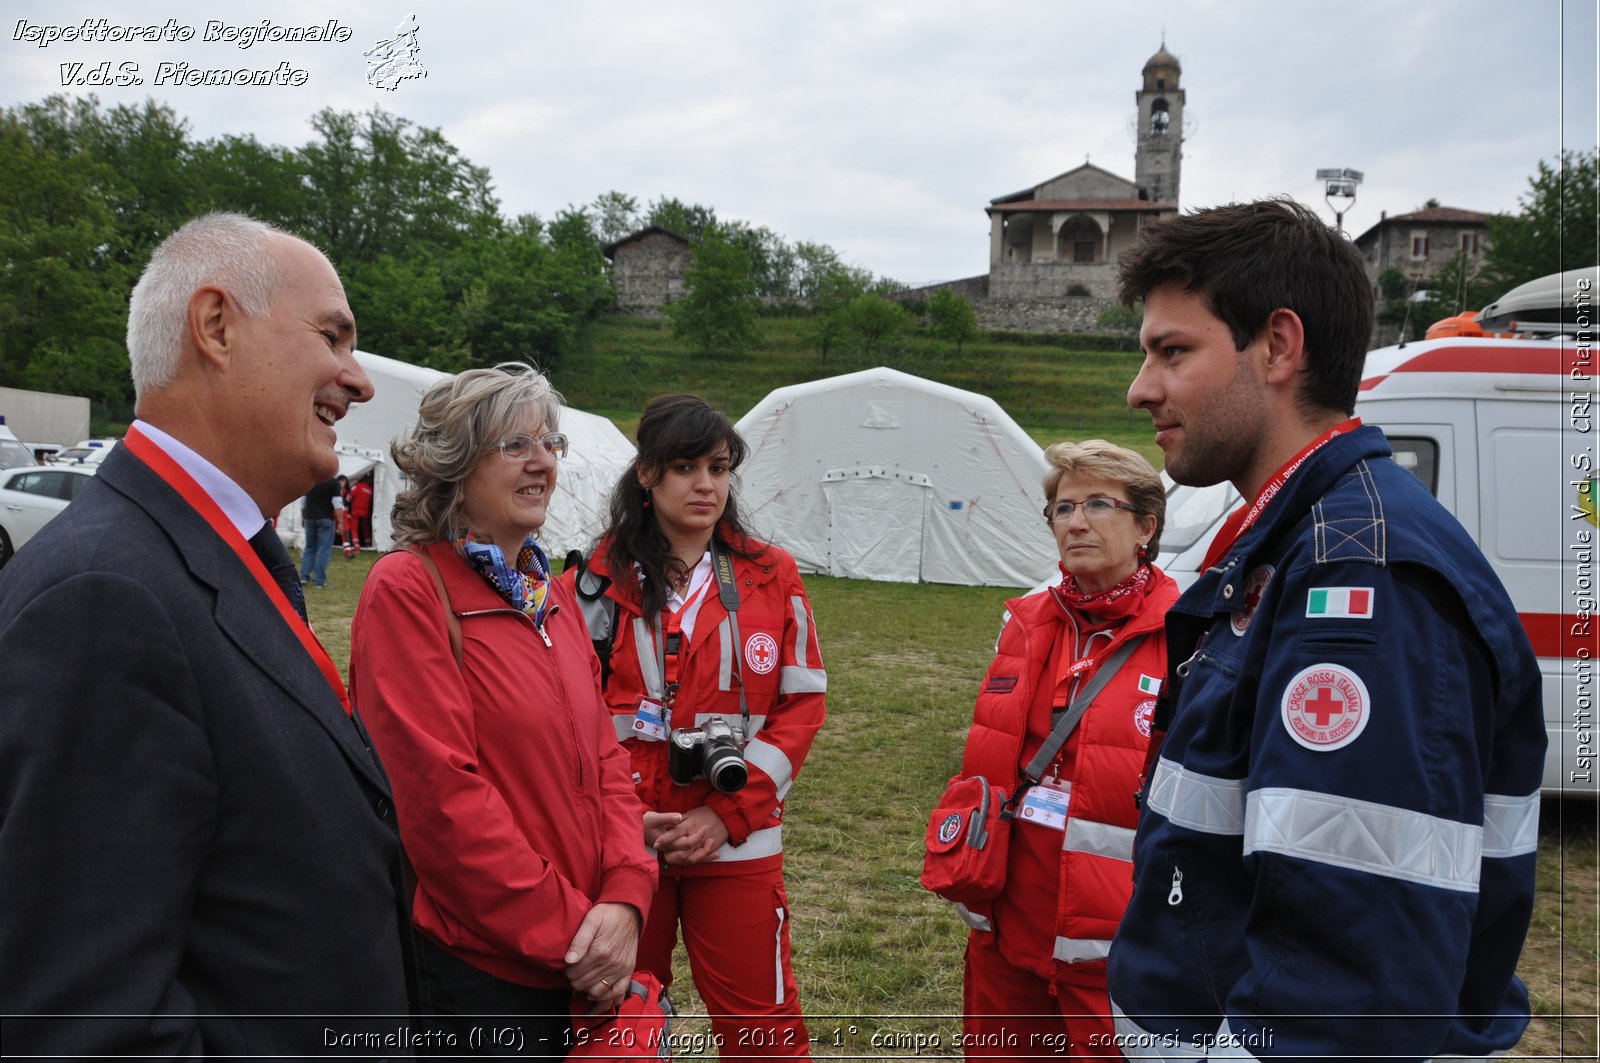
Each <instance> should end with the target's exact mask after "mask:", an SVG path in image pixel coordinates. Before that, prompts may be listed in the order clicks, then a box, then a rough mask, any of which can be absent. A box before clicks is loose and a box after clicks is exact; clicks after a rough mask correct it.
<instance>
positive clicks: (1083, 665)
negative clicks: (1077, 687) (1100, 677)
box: [1050, 620, 1115, 709]
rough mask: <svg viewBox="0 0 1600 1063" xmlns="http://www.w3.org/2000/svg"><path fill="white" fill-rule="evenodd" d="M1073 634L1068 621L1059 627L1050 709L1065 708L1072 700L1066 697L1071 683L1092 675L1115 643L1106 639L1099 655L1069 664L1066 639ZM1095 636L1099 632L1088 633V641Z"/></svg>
mask: <svg viewBox="0 0 1600 1063" xmlns="http://www.w3.org/2000/svg"><path fill="white" fill-rule="evenodd" d="M1074 634H1075V628H1074V625H1073V623H1072V622H1071V621H1070V620H1069V621H1068V622H1067V623H1065V624H1062V625H1061V664H1060V667H1059V668H1058V669H1057V671H1056V696H1055V700H1053V701H1051V703H1050V705H1051V707H1052V708H1057V709H1064V708H1066V707H1067V704H1068V703H1069V702H1070V701H1071V700H1072V699H1071V698H1070V697H1069V696H1068V695H1069V693H1070V692H1071V690H1072V684H1073V682H1074V681H1076V680H1078V679H1079V678H1084V679H1087V678H1088V677H1089V676H1090V675H1093V674H1094V673H1093V672H1092V671H1091V669H1094V668H1097V667H1099V665H1100V662H1101V661H1103V660H1105V657H1106V651H1109V650H1110V649H1111V643H1112V642H1113V641H1115V640H1114V639H1111V638H1108V639H1106V645H1105V651H1102V652H1100V653H1093V652H1091V653H1090V654H1089V655H1088V656H1086V657H1079V658H1078V659H1077V660H1076V661H1070V662H1069V661H1068V657H1069V656H1070V654H1069V653H1068V649H1067V639H1068V638H1070V637H1071V636H1072V635H1074ZM1097 634H1099V632H1095V631H1091V632H1089V636H1088V637H1089V640H1090V641H1092V640H1093V639H1094V636H1095V635H1097Z"/></svg>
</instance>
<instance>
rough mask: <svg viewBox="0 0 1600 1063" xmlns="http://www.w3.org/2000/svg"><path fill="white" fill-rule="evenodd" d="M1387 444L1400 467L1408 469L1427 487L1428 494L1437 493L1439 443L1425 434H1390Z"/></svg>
mask: <svg viewBox="0 0 1600 1063" xmlns="http://www.w3.org/2000/svg"><path fill="white" fill-rule="evenodd" d="M1389 446H1391V447H1392V448H1394V460H1395V463H1396V464H1397V465H1399V466H1400V467H1401V468H1402V469H1410V470H1411V471H1412V472H1413V473H1415V474H1416V476H1417V479H1419V480H1421V481H1422V485H1423V486H1424V487H1426V488H1427V489H1428V493H1429V494H1430V495H1435V496H1437V495H1438V493H1439V443H1438V441H1437V440H1434V439H1429V438H1428V437H1427V436H1390V437H1389Z"/></svg>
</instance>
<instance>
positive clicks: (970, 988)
mask: <svg viewBox="0 0 1600 1063" xmlns="http://www.w3.org/2000/svg"><path fill="white" fill-rule="evenodd" d="M1045 457H1046V459H1047V461H1048V462H1049V464H1050V471H1049V472H1048V473H1047V474H1046V476H1045V479H1044V492H1045V498H1046V499H1047V500H1048V501H1047V502H1046V504H1045V507H1044V518H1045V522H1046V523H1047V524H1048V525H1049V526H1050V530H1051V532H1052V533H1053V534H1054V535H1055V539H1056V547H1057V548H1058V550H1059V551H1060V554H1061V577H1062V578H1061V582H1060V583H1059V584H1057V585H1056V586H1053V587H1051V588H1049V589H1048V590H1045V591H1040V592H1037V593H1034V594H1030V595H1028V596H1026V597H1023V598H1018V599H1016V600H1014V601H1012V602H1010V603H1009V607H1010V610H1011V621H1010V623H1008V624H1007V625H1006V627H1005V629H1004V630H1003V631H1002V633H1001V635H1000V644H999V647H998V649H997V652H996V654H995V659H994V663H993V664H991V665H990V666H989V672H988V675H987V676H986V677H985V680H984V684H983V687H982V690H981V693H979V695H978V702H977V706H976V708H975V710H974V713H973V724H972V730H971V731H970V732H969V734H968V736H967V747H966V752H965V755H964V757H963V759H962V774H963V775H982V776H984V777H985V778H987V779H988V780H989V781H990V782H991V783H994V784H995V785H997V786H999V787H1000V788H1001V789H1003V790H1005V791H1006V792H1007V793H1008V794H1014V795H1015V797H1014V799H1013V800H1014V805H1013V812H1014V819H1013V821H1012V824H1011V832H1010V839H1011V841H1010V850H1009V855H1008V858H1007V866H1006V884H1005V888H1004V890H1003V891H1002V892H1001V894H1000V896H999V897H997V898H996V899H995V900H993V901H992V902H989V903H987V904H985V905H982V906H974V907H973V908H971V909H962V915H963V918H965V919H966V920H967V922H968V924H969V925H971V926H972V927H973V929H972V932H971V933H970V935H969V936H968V941H967V959H966V977H965V983H964V986H965V990H964V995H965V1008H964V1011H965V1013H966V1020H965V1028H966V1032H967V1033H968V1034H969V1035H971V1036H969V1037H968V1038H967V1041H968V1043H969V1045H973V1046H977V1047H969V1049H968V1053H967V1054H968V1055H969V1056H999V1057H1007V1056H1009V1057H1013V1058H1020V1057H1023V1056H1036V1055H1037V1054H1038V1053H1039V1052H1041V1051H1044V1050H1046V1049H1045V1048H1041V1046H1048V1048H1049V1050H1051V1051H1055V1050H1058V1049H1061V1048H1062V1047H1063V1046H1066V1047H1065V1050H1064V1051H1061V1052H1060V1054H1063V1055H1068V1056H1076V1057H1080V1058H1083V1057H1094V1056H1102V1057H1106V1058H1112V1059H1115V1058H1118V1053H1117V1051H1116V1049H1115V1048H1114V1047H1112V1045H1113V1042H1112V1037H1111V1034H1112V1025H1111V1018H1110V1015H1109V1014H1108V1013H1109V1010H1110V1002H1109V1000H1108V999H1107V996H1106V956H1107V954H1108V952H1109V950H1110V947H1111V936H1112V933H1113V932H1114V931H1115V930H1116V927H1117V922H1118V920H1120V919H1121V917H1122V911H1123V909H1124V908H1126V907H1127V904H1128V898H1129V895H1130V894H1131V892H1132V885H1133V865H1132V860H1133V833H1134V828H1135V827H1137V826H1138V822H1139V811H1138V808H1137V807H1136V806H1135V803H1134V793H1135V791H1136V790H1137V789H1138V788H1139V774H1140V770H1141V768H1142V767H1143V764H1144V757H1145V752H1146V750H1147V748H1148V745H1149V740H1150V724H1151V718H1152V714H1153V712H1154V709H1155V704H1156V703H1155V699H1156V696H1157V693H1158V692H1159V690H1160V687H1161V682H1162V680H1163V678H1164V677H1165V674H1166V640H1165V637H1164V634H1163V630H1162V623H1163V618H1164V617H1165V615H1166V612H1167V609H1168V607H1170V606H1171V605H1172V603H1173V602H1174V601H1176V600H1177V597H1178V588H1177V585H1176V584H1175V583H1174V582H1173V581H1172V580H1171V579H1170V578H1169V577H1168V576H1166V575H1165V574H1164V573H1162V572H1161V570H1160V569H1158V568H1156V567H1155V566H1154V565H1152V564H1151V563H1150V560H1151V558H1153V557H1154V556H1155V555H1156V551H1157V548H1158V547H1157V544H1158V541H1159V539H1160V535H1161V527H1162V522H1163V520H1164V518H1165V514H1166V494H1165V492H1164V491H1163V489H1162V484H1161V478H1160V477H1159V476H1158V475H1157V473H1156V471H1155V469H1154V468H1152V467H1151V465H1150V463H1149V462H1148V461H1146V460H1145V459H1144V458H1143V457H1141V456H1140V455H1139V454H1138V453H1136V452H1134V451H1131V450H1127V449H1125V448H1123V447H1118V446H1114V445H1113V444H1111V443H1107V442H1106V441H1105V440H1102V439H1091V440H1088V441H1087V442H1084V443H1057V444H1056V445H1055V446H1053V447H1051V448H1050V449H1049V450H1047V451H1045ZM1030 781H1031V783H1032V784H1031V785H1030ZM980 908H981V909H982V910H978V909H980ZM1099 1034H1103V1035H1104V1036H1103V1037H1099V1036H1095V1035H1099ZM1013 1035H1015V1036H1014V1038H1013Z"/></svg>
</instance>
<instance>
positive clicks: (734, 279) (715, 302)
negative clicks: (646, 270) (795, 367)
mask: <svg viewBox="0 0 1600 1063" xmlns="http://www.w3.org/2000/svg"><path fill="white" fill-rule="evenodd" d="M683 287H684V295H683V298H682V299H679V300H678V301H677V302H674V303H670V304H668V306H667V316H669V317H670V318H671V319H672V334H673V336H675V337H676V338H677V339H678V340H679V341H680V342H683V343H687V344H689V345H690V346H691V347H693V348H695V349H696V350H698V351H699V352H700V353H702V354H743V353H745V352H747V351H749V350H750V349H751V348H753V347H754V346H755V344H756V339H757V335H756V316H757V312H758V309H759V307H760V300H759V298H758V296H757V294H756V285H755V280H754V278H753V277H752V276H751V273H750V256H749V253H748V252H747V251H746V250H745V249H744V248H743V247H742V246H740V245H739V244H738V243H735V242H733V241H732V240H730V239H728V237H727V234H726V233H725V232H724V231H723V229H722V227H721V226H718V225H710V226H708V227H707V228H706V229H705V231H704V232H703V233H702V234H701V236H700V239H699V240H697V241H696V242H695V244H694V250H693V252H692V254H691V255H690V258H689V265H688V267H687V268H686V269H685V270H684V273H683Z"/></svg>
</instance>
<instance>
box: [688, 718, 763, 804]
mask: <svg viewBox="0 0 1600 1063" xmlns="http://www.w3.org/2000/svg"><path fill="white" fill-rule="evenodd" d="M744 743H745V737H744V728H743V727H742V726H741V725H739V724H730V723H728V722H727V721H726V720H717V719H713V720H707V721H706V722H705V723H704V724H702V725H701V726H699V727H694V728H682V729H679V728H674V729H673V731H672V733H671V734H670V735H668V736H667V774H668V775H671V776H672V781H673V782H675V783H677V784H678V785H679V786H687V785H689V784H690V783H691V782H693V781H694V780H696V779H705V780H706V781H707V782H709V783H710V784H711V786H712V788H713V789H715V790H719V791H721V792H722V793H725V794H731V793H734V792H735V791H738V790H741V789H743V788H744V784H745V782H746V780H748V779H749V778H750V771H749V769H748V768H746V767H745V763H744Z"/></svg>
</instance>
